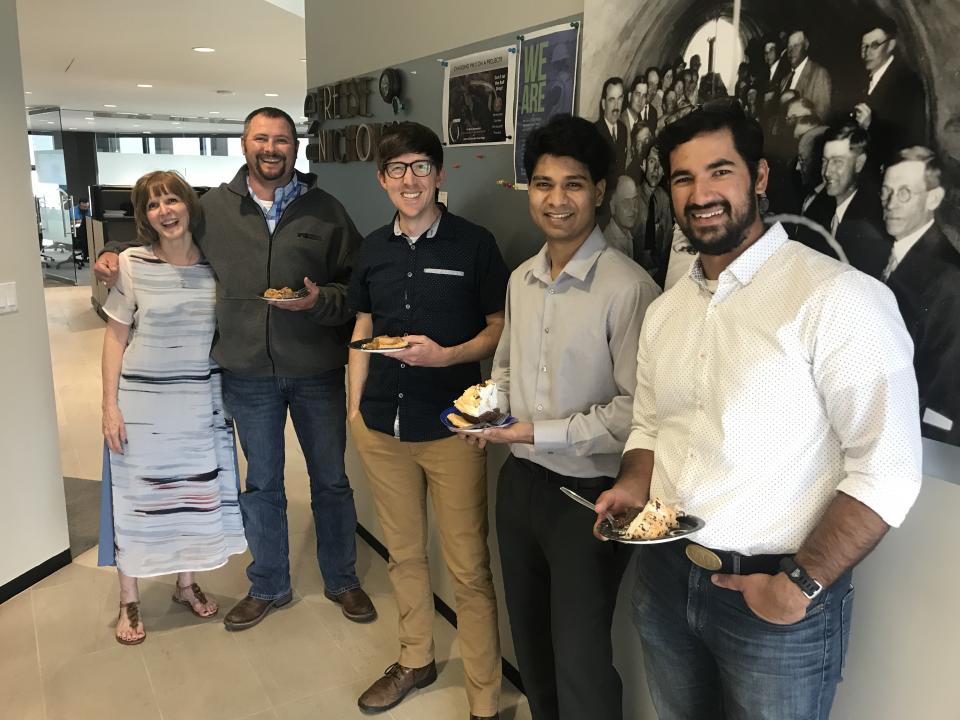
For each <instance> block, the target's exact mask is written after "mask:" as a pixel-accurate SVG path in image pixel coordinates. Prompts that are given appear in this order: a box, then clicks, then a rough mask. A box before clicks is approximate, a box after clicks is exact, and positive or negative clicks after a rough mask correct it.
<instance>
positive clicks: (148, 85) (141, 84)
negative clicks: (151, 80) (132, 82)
mask: <svg viewBox="0 0 960 720" xmlns="http://www.w3.org/2000/svg"><path fill="white" fill-rule="evenodd" d="M137 87H142V88H150V87H153V85H150V84H148V83H137Z"/></svg>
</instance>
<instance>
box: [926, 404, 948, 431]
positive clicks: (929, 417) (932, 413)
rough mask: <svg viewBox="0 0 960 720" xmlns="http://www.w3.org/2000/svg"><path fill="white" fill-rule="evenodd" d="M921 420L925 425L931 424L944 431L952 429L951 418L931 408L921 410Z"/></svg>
mask: <svg viewBox="0 0 960 720" xmlns="http://www.w3.org/2000/svg"><path fill="white" fill-rule="evenodd" d="M922 420H923V422H925V423H926V424H927V425H932V426H933V427H935V428H939V429H940V430H943V431H945V432H950V431H951V430H952V429H953V420H951V419H950V418H948V417H945V416H944V415H941V414H940V413H938V412H937V411H936V410H931V409H930V408H926V409H925V410H924V411H923V418H922Z"/></svg>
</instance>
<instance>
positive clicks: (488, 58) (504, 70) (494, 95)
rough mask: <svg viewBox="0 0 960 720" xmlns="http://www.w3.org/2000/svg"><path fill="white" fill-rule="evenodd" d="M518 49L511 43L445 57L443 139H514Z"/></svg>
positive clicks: (462, 141) (470, 142)
mask: <svg viewBox="0 0 960 720" xmlns="http://www.w3.org/2000/svg"><path fill="white" fill-rule="evenodd" d="M516 51H517V49H516V48H515V47H513V46H510V47H502V48H497V49H495V50H487V51H485V52H479V53H474V54H473V55H467V56H465V57H461V58H457V59H455V60H448V61H446V63H445V65H444V72H443V142H444V143H446V144H447V145H490V144H497V143H500V144H503V143H509V142H511V141H512V139H513V93H514V82H515V81H514V73H515V70H516V60H517V52H516Z"/></svg>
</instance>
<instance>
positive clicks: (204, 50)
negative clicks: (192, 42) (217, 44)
mask: <svg viewBox="0 0 960 720" xmlns="http://www.w3.org/2000/svg"><path fill="white" fill-rule="evenodd" d="M193 51H194V52H205V53H211V52H216V50H214V49H213V48H210V47H195V48H193Z"/></svg>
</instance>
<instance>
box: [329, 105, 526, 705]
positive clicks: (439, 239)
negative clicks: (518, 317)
mask: <svg viewBox="0 0 960 720" xmlns="http://www.w3.org/2000/svg"><path fill="white" fill-rule="evenodd" d="M377 157H378V159H377V162H378V172H377V179H378V180H379V181H380V185H381V186H382V187H383V189H384V190H386V192H387V197H388V198H389V199H390V202H391V203H392V204H393V206H394V207H395V208H396V214H395V215H394V217H393V220H392V221H391V222H390V223H388V224H387V225H384V226H383V227H382V228H380V229H379V230H375V231H373V232H372V233H370V235H368V236H367V238H366V240H364V242H363V246H362V248H361V250H360V256H359V259H358V262H357V267H356V269H355V270H354V273H353V278H352V280H351V283H350V294H349V298H348V299H349V303H350V306H351V307H352V308H353V309H355V310H356V311H357V321H356V326H355V330H354V333H353V339H354V340H359V339H363V338H370V337H373V336H378V335H392V336H403V337H404V339H405V340H406V341H407V347H406V348H405V349H403V350H400V351H399V352H394V353H391V354H384V355H379V354H368V353H364V352H362V351H360V350H351V351H350V362H349V366H348V377H349V386H350V392H349V407H348V422H349V426H350V431H351V434H352V436H353V440H354V443H355V444H356V446H357V451H358V453H359V455H360V461H361V463H362V464H363V467H364V470H365V471H366V474H367V477H368V479H369V481H370V488H371V490H372V491H373V498H374V502H375V504H376V508H377V516H378V518H379V519H380V525H381V526H382V527H383V533H384V540H385V543H386V546H387V550H388V551H389V553H390V563H389V565H388V568H387V570H388V573H389V575H390V582H391V583H392V585H393V590H394V594H395V596H396V599H397V605H398V608H399V611H400V616H399V630H400V638H399V640H400V654H399V658H398V661H397V662H396V663H394V664H393V665H391V666H390V667H389V668H387V670H386V672H385V673H384V675H383V676H382V677H380V678H379V679H378V680H376V682H374V683H373V684H372V685H371V686H370V687H369V688H368V689H367V690H366V691H365V692H364V693H363V694H362V695H361V696H360V699H359V700H358V705H359V706H360V709H361V710H363V711H364V712H382V711H385V710H389V709H390V708H392V707H394V706H395V705H397V704H398V703H399V702H400V701H401V700H403V698H404V697H406V695H407V694H408V693H410V692H411V691H412V690H413V689H414V688H423V687H426V686H427V685H429V684H431V683H432V682H433V681H434V680H436V679H437V667H436V664H435V662H434V646H433V618H434V607H433V594H432V593H431V590H430V571H429V567H428V564H427V494H428V490H429V495H430V498H431V500H432V504H433V518H434V521H435V522H436V525H437V530H438V531H439V535H440V544H441V547H442V549H443V556H444V560H445V561H446V564H447V569H448V570H449V572H450V577H451V579H452V580H453V592H454V597H455V599H456V605H457V607H456V609H457V621H458V622H457V629H458V632H459V636H460V650H461V656H462V658H463V670H464V674H465V675H466V691H467V700H468V703H469V706H470V717H471V718H472V719H478V718H493V717H496V716H497V710H498V702H499V696H500V641H499V634H498V630H497V602H496V598H495V597H494V591H493V578H492V576H491V573H490V553H489V550H488V548H487V531H488V525H487V474H486V454H485V452H484V451H483V450H482V449H480V448H477V447H474V446H471V445H468V444H466V443H462V442H460V441H458V440H457V438H456V436H455V435H453V434H451V433H450V431H449V430H447V429H446V428H445V427H444V426H443V425H442V424H441V422H440V416H441V413H442V412H443V411H444V410H445V409H446V408H448V407H450V406H451V405H452V404H453V400H454V399H455V398H457V397H458V396H459V395H460V394H461V393H462V392H463V391H464V390H466V389H467V388H468V387H469V386H471V385H474V384H476V383H479V382H480V379H481V376H480V361H481V360H483V359H485V358H488V357H490V356H491V355H493V352H494V350H495V349H496V347H497V342H498V340H499V339H500V333H501V331H502V330H503V324H504V310H503V309H504V296H505V294H506V286H507V277H508V272H507V267H506V265H505V264H504V262H503V258H502V257H501V255H500V251H499V249H498V248H497V243H496V241H495V240H494V237H493V235H491V234H490V233H489V232H488V231H487V230H485V229H484V228H482V227H480V226H478V225H474V224H473V223H471V222H468V221H467V220H464V219H463V218H461V217H458V216H456V215H454V214H453V213H450V212H448V211H447V210H446V209H445V208H444V207H443V206H442V205H440V204H438V203H437V190H438V188H439V187H440V185H441V183H442V182H443V179H444V171H443V148H442V146H441V145H440V139H439V138H438V137H437V135H436V134H435V133H434V132H433V131H432V130H430V129H429V128H427V127H425V126H423V125H420V124H418V123H413V122H402V123H400V124H398V125H396V126H394V127H392V128H390V129H389V130H388V132H386V133H385V134H384V135H383V136H382V137H381V138H380V141H379V143H378V147H377Z"/></svg>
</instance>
